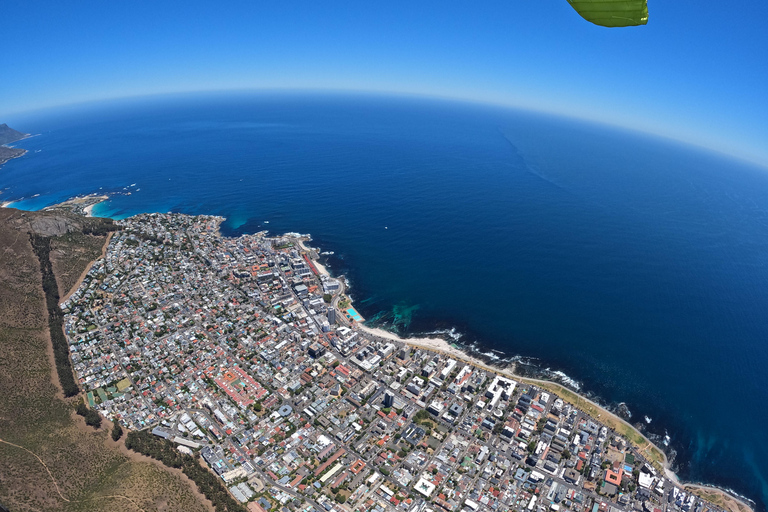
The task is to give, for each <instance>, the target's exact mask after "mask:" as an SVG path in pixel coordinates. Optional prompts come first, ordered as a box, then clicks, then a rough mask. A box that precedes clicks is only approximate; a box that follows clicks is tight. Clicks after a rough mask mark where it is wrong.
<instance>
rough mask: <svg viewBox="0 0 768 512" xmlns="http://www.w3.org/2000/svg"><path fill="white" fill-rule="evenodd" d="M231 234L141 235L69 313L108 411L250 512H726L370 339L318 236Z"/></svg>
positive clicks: (81, 357)
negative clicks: (195, 456) (192, 461)
mask: <svg viewBox="0 0 768 512" xmlns="http://www.w3.org/2000/svg"><path fill="white" fill-rule="evenodd" d="M222 220H223V219H221V218H218V217H210V216H198V217H190V216H185V215H177V214H146V215H139V216H137V217H133V218H130V219H127V220H125V221H121V224H122V225H123V228H124V229H123V230H122V231H120V232H118V233H116V234H115V235H114V236H113V237H112V240H111V243H110V244H109V247H108V249H107V252H106V256H105V257H104V258H103V259H102V260H99V261H98V262H96V263H95V264H94V265H93V267H92V268H91V270H90V271H89V273H88V275H87V277H86V278H85V280H84V282H83V284H82V286H81V287H80V288H79V289H78V290H77V292H76V293H75V294H74V295H73V296H72V297H70V298H69V299H68V300H67V302H65V303H64V304H62V308H63V309H64V311H65V312H66V326H65V327H66V332H67V337H68V340H69V343H70V349H71V357H72V363H73V366H74V368H75V371H76V373H77V377H78V379H79V383H80V385H81V386H82V387H83V388H84V389H85V390H86V393H87V400H88V401H89V403H90V405H91V406H92V407H95V408H97V409H98V410H99V411H100V412H101V413H102V414H104V415H105V416H107V417H109V418H111V419H117V420H119V421H120V422H121V423H122V424H123V425H125V426H126V427H128V428H130V429H150V430H151V431H152V432H153V433H154V434H156V435H158V436H161V437H164V438H166V439H169V440H171V441H173V442H174V443H176V444H177V445H178V448H179V450H182V451H185V452H187V453H192V451H198V452H199V453H200V456H201V457H202V458H203V459H204V460H205V461H206V462H207V464H208V465H209V466H210V468H211V469H212V470H213V471H214V472H215V473H216V474H218V475H219V476H220V477H221V478H222V480H223V481H224V482H225V483H226V485H227V487H228V488H229V490H230V492H231V493H232V495H233V496H234V497H235V498H236V499H237V500H239V501H241V502H243V503H247V504H248V507H249V509H250V510H254V511H262V510H264V511H267V510H284V508H283V507H288V509H289V510H302V511H310V510H313V509H314V510H316V511H318V512H319V511H332V510H337V511H382V512H383V511H403V512H406V511H407V512H427V511H433V512H440V511H480V510H494V511H512V510H514V511H519V512H523V511H531V512H544V511H545V510H550V511H555V512H556V511H560V510H565V509H568V510H571V511H574V512H620V511H630V510H632V511H644V512H678V511H682V512H707V511H709V510H711V511H713V512H714V511H717V510H718V509H717V507H715V506H713V505H712V504H710V503H707V502H705V501H703V500H700V499H698V498H696V497H695V496H693V495H691V494H689V493H686V492H684V491H683V490H682V489H680V488H679V487H678V486H676V485H675V484H674V483H673V482H672V481H670V480H669V478H667V477H666V475H665V474H664V473H663V470H662V468H660V467H659V466H654V465H653V464H651V463H650V462H649V461H646V460H644V458H643V457H642V456H641V454H640V453H639V452H638V451H637V449H636V447H633V446H632V445H631V444H630V443H629V442H628V441H627V440H626V439H625V438H623V437H621V436H619V435H617V434H616V433H615V432H613V431H611V430H609V429H608V427H606V426H605V425H603V424H601V423H599V422H598V421H597V420H596V419H595V418H592V417H590V416H588V415H586V414H585V413H584V412H582V411H581V410H579V409H578V408H576V407H574V406H573V405H572V404H570V403H568V402H566V401H564V400H563V399H562V398H560V397H558V396H556V395H554V394H552V393H551V392H548V391H546V390H544V389H539V388H537V387H536V386H534V385H531V384H526V383H523V382H521V381H517V380H514V379H512V378H508V377H506V376H503V375H500V374H498V373H495V372H493V371H491V370H490V369H488V368H484V367H480V366H476V365H472V364H468V363H467V362H466V361H462V360H459V359H457V358H454V357H451V356H450V355H447V354H442V353H437V352H433V351H430V350H426V349H422V348H419V347H415V346H411V345H407V344H404V343H400V342H396V341H392V340H388V339H383V338H378V337H376V336H372V335H370V334H367V333H365V332H363V331H362V330H360V329H358V328H357V326H356V322H355V318H359V315H358V314H357V313H356V312H355V311H354V309H352V308H351V307H350V305H349V304H346V302H345V300H343V299H342V301H341V302H339V300H340V298H341V294H342V293H343V285H342V283H340V282H339V281H338V280H336V279H332V278H330V277H329V276H326V275H323V274H320V273H319V272H318V268H317V266H316V264H315V263H313V259H312V258H311V257H310V254H309V252H311V251H307V250H305V249H304V247H302V245H301V243H300V236H299V235H297V234H289V235H286V236H282V237H277V238H270V237H268V236H266V233H257V234H255V235H243V236H241V237H239V238H225V237H221V236H220V235H219V233H218V226H219V224H220V222H221V221H222Z"/></svg>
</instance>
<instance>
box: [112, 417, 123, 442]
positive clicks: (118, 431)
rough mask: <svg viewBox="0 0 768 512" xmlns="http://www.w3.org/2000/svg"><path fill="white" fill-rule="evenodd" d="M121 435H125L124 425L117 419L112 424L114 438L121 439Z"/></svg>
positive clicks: (115, 439) (114, 439)
mask: <svg viewBox="0 0 768 512" xmlns="http://www.w3.org/2000/svg"><path fill="white" fill-rule="evenodd" d="M121 437H123V427H121V426H120V423H119V422H118V421H117V420H115V421H114V423H113V425H112V440H113V441H119V440H120V438H121Z"/></svg>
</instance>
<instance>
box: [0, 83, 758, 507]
mask: <svg viewBox="0 0 768 512" xmlns="http://www.w3.org/2000/svg"><path fill="white" fill-rule="evenodd" d="M3 121H7V122H8V123H9V124H10V125H11V126H13V127H14V128H17V129H19V130H22V131H26V132H32V133H39V134H40V135H39V136H38V137H35V138H32V139H29V140H25V141H22V142H21V143H19V144H18V145H19V146H20V147H24V148H26V149H29V153H28V154H27V155H26V156H24V157H23V158H20V159H17V160H13V161H11V162H9V163H8V164H6V165H5V166H3V167H2V169H0V188H1V189H2V190H3V193H2V195H0V199H1V200H3V201H5V200H9V199H14V198H21V197H25V198H30V199H28V200H25V201H22V202H21V203H19V204H18V205H17V206H19V207H21V208H26V209H37V208H41V207H43V206H46V205H49V204H53V203H56V202H59V201H61V200H64V199H66V198H68V197H70V196H73V195H76V194H84V193H91V192H98V191H109V192H124V191H125V187H128V190H131V191H132V193H131V195H116V196H114V197H113V199H112V200H111V201H109V202H108V203H105V204H102V205H100V207H98V208H97V213H98V214H100V215H105V216H114V217H124V216H128V215H131V214H135V213H139V212H148V211H178V212H185V213H193V214H194V213H209V214H219V215H223V216H225V217H227V218H228V220H227V222H226V224H225V226H224V231H225V233H227V234H233V235H236V234H239V233H243V232H254V231H258V230H262V229H269V230H270V231H272V232H274V233H276V232H284V231H299V232H308V233H311V234H312V235H313V236H314V245H316V246H318V245H319V246H320V247H321V248H322V249H323V250H328V251H335V255H334V256H332V257H330V259H329V264H330V267H331V269H332V270H333V271H334V272H336V273H344V274H345V275H347V276H348V278H349V280H350V281H351V283H352V286H353V288H352V292H353V296H354V298H355V300H356V301H357V302H356V303H357V305H358V308H359V310H360V311H361V313H362V314H363V315H364V316H365V317H367V318H368V319H373V320H374V322H375V323H378V324H379V325H385V326H388V327H390V328H396V329H398V330H399V331H400V332H401V333H406V334H408V333H411V334H416V333H424V332H431V331H435V330H449V329H452V328H455V329H456V331H455V332H457V333H460V334H462V338H461V342H463V343H465V344H474V346H475V347H476V348H477V349H478V350H480V351H482V352H486V353H489V354H491V355H495V356H498V357H502V358H504V357H511V356H517V355H519V356H523V357H525V358H526V360H527V361H529V362H532V363H533V364H534V365H535V366H538V367H540V368H550V369H551V370H553V371H554V370H557V371H562V372H564V373H565V374H567V375H568V376H570V377H571V378H573V379H575V380H576V381H577V382H578V383H579V384H580V385H581V386H582V390H583V391H585V392H589V393H593V394H594V395H596V396H597V397H599V399H600V400H602V401H603V402H604V403H606V404H613V405H615V404H617V403H619V402H626V404H627V406H628V407H629V409H630V411H631V412H632V414H633V416H632V420H631V421H632V422H637V421H642V418H643V416H645V415H648V416H649V417H651V418H652V423H651V424H650V425H648V427H647V431H648V433H649V434H651V435H658V436H663V435H664V434H665V433H668V434H669V436H670V437H671V439H672V442H671V445H670V449H671V450H670V453H672V451H674V453H675V458H674V465H675V469H676V471H677V472H678V473H679V475H680V476H681V477H682V478H683V479H685V480H693V481H699V482H706V483H713V484H717V485H720V486H723V487H727V488H731V489H734V490H735V491H737V492H739V493H741V494H744V495H746V496H748V497H750V498H752V499H754V500H755V501H757V503H758V509H760V510H765V509H766V503H768V482H766V480H768V371H767V370H766V367H767V366H768V170H767V169H763V168H757V167H754V166H750V165H748V164H744V163H741V162H738V161H735V160H731V159H728V158H726V157H723V156H719V155H717V154H715V153H709V152H705V151H703V150H699V149H695V148H691V147H686V146H683V145H680V144H678V143H675V142H671V141H668V140H662V139H657V138H653V137H650V136H646V135H641V134H637V133H631V132H624V131H620V130H617V129H614V128H609V127H604V126H598V125H593V124H588V123H584V122H580V121H574V120H568V119H560V118H556V117H549V116H544V115H541V114H535V113H530V112H523V111H512V110H502V109H498V108H490V107H485V106H477V105H470V104H459V103H447V102H440V101H432V100H424V99H413V98H391V97H372V96H345V95H324V96H298V95H287V94H286V95H269V94H261V95H255V94H251V95H247V94H242V95H226V96H225V95H205V96H194V97H192V96H187V97H165V98H150V99H144V100H132V101H122V102H118V103H111V104H102V105H89V106H81V107H77V108H71V109H60V110H58V111H49V112H47V113H38V114H35V115H28V116H17V117H16V118H12V119H4V120H3ZM134 183H135V184H136V185H135V186H134V187H130V185H131V184H134ZM36 194H40V195H39V196H37V197H33V196H35V195H36ZM265 221H269V223H268V224H266V223H265ZM491 350H493V352H492V351H491Z"/></svg>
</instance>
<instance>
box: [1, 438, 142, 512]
mask: <svg viewBox="0 0 768 512" xmlns="http://www.w3.org/2000/svg"><path fill="white" fill-rule="evenodd" d="M0 443H3V444H7V445H8V446H13V447H14V448H18V449H19V450H24V451H25V452H27V453H29V454H30V455H32V456H33V457H35V458H36V459H37V460H38V461H39V462H40V464H42V466H43V467H44V468H45V471H46V472H48V476H49V477H51V481H52V482H53V486H54V487H56V492H57V493H58V494H59V497H60V498H61V500H62V501H65V502H67V503H86V502H88V501H93V500H97V499H104V498H120V499H123V500H127V501H130V502H131V503H132V504H133V506H135V507H136V508H137V509H138V510H141V511H142V512H146V511H145V510H144V509H143V508H141V507H140V506H139V505H138V503H136V502H135V501H133V500H132V499H131V498H129V497H128V496H121V495H119V494H113V495H106V496H94V497H93V498H90V499H87V500H70V499H67V498H66V497H65V496H64V495H63V494H62V493H61V489H59V484H58V483H57V482H56V479H55V478H54V477H53V473H51V470H50V469H48V466H47V465H46V464H45V462H43V459H41V458H40V457H39V456H38V455H37V454H36V453H35V452H33V451H31V450H28V449H26V448H24V447H23V446H19V445H18V444H13V443H10V442H8V441H5V440H3V439H0Z"/></svg>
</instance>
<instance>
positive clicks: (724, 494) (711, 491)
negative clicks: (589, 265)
mask: <svg viewBox="0 0 768 512" xmlns="http://www.w3.org/2000/svg"><path fill="white" fill-rule="evenodd" d="M109 198H110V196H108V195H97V194H92V195H85V196H77V197H74V198H71V199H69V200H67V201H64V202H63V203H59V204H57V205H53V206H50V207H46V208H44V210H48V209H54V208H65V209H70V210H72V211H74V212H75V213H79V214H80V215H83V216H86V217H92V216H93V208H94V207H95V206H96V205H97V204H100V203H101V202H103V201H106V200H108V199H109ZM13 202H14V201H8V202H5V203H3V204H2V207H8V206H9V205H11V204H12V203H13ZM220 219H221V221H224V220H225V219H224V218H223V217H221V218H220ZM219 224H220V223H219ZM219 224H217V227H216V230H217V232H218V233H219V236H224V235H221V233H220V231H219ZM290 236H291V238H293V239H294V240H296V242H297V243H298V245H299V247H300V248H301V250H302V251H305V252H306V253H307V256H308V257H310V259H311V260H312V264H313V265H314V266H315V268H316V269H317V274H318V276H325V277H328V278H332V277H334V276H332V275H331V273H330V271H329V270H328V268H327V267H326V266H325V265H323V264H321V263H319V261H318V254H317V251H316V250H315V249H313V248H311V247H308V246H306V245H305V244H304V242H306V241H308V240H307V239H303V238H301V237H300V236H297V234H296V233H293V234H290ZM106 246H107V244H105V248H106ZM336 278H337V279H338V278H343V276H338V277H336ZM342 295H345V296H346V297H347V298H348V299H349V301H350V303H353V302H354V301H353V299H352V298H351V297H350V296H349V295H346V289H345V288H342V291H341V292H340V293H339V294H338V295H336V298H337V299H338V297H340V296H342ZM342 316H343V315H342ZM352 328H353V329H356V330H359V331H361V332H364V333H366V334H368V335H370V336H374V337H378V338H381V339H387V340H392V341H397V342H400V343H404V344H406V345H408V346H411V347H413V348H417V349H423V350H428V351H432V352H435V353H440V354H445V355H448V356H450V357H452V358H455V359H457V360H459V361H463V362H465V363H467V364H470V365H472V366H475V367H477V368H481V369H483V370H485V371H488V372H491V373H495V374H499V375H504V376H507V377H509V378H512V379H514V380H517V381H518V382H524V383H527V384H534V385H537V386H538V387H540V388H543V389H546V390H547V391H550V392H552V393H554V394H556V395H558V396H560V398H562V399H563V400H565V401H566V402H570V403H571V404H573V405H574V406H575V407H576V408H578V409H580V410H581V411H583V412H585V413H586V414H588V415H590V416H592V417H594V418H595V419H597V420H598V421H599V422H601V423H603V424H605V425H606V426H609V428H611V429H613V430H614V431H615V432H617V433H618V434H621V435H623V436H624V437H625V438H627V440H628V441H629V442H630V443H631V444H632V445H633V446H634V447H635V448H636V449H637V450H638V451H639V452H640V453H641V454H642V455H643V456H645V458H646V459H647V460H649V461H651V462H654V465H655V466H656V467H657V469H658V470H660V471H661V472H662V473H663V474H664V476H665V477H666V478H667V479H669V480H670V481H672V482H674V483H675V484H676V485H677V486H679V487H680V488H682V489H684V490H685V491H687V492H691V493H694V494H696V495H698V496H699V497H701V498H704V499H706V500H708V501H710V502H712V503H714V504H716V505H718V506H720V507H722V508H723V509H724V510H726V511H729V512H755V508H754V506H753V505H752V504H751V503H749V502H748V501H746V500H748V498H744V497H741V496H738V495H737V494H736V493H735V492H733V491H729V490H727V489H722V488H720V487H717V486H714V485H708V484H702V483H686V482H682V481H681V480H680V479H679V478H678V477H677V475H676V474H675V473H674V472H673V471H672V470H671V467H670V464H669V461H668V459H667V456H666V454H665V453H664V451H663V450H662V449H661V448H659V447H658V446H657V445H655V444H654V443H653V442H652V441H650V440H649V439H648V438H647V437H646V436H645V435H643V434H642V433H641V432H640V431H639V430H637V429H636V428H635V427H633V426H632V425H631V424H629V423H628V422H627V421H625V420H624V419H622V418H620V417H618V416H617V415H616V414H614V413H612V412H611V411H609V410H608V409H606V408H605V407H604V406H601V405H600V404H598V403H596V402H594V401H592V400H590V399H588V398H587V397H585V396H583V395H581V394H579V393H578V392H576V391H573V390H571V389H569V388H567V387H565V386H563V385H561V384H559V383H557V382H554V381H550V380H541V379H534V378H528V377H522V376H520V375H517V374H516V373H515V372H514V368H515V367H514V364H512V365H510V366H509V367H506V368H505V367H501V366H497V365H496V364H494V363H492V362H486V361H485V360H482V359H480V358H478V357H476V356H474V355H473V354H472V353H471V352H470V351H469V350H468V349H464V348H459V347H457V346H455V345H452V344H450V343H449V342H448V341H446V340H445V339H443V338H432V337H409V338H403V337H401V336H399V335H397V334H395V333H393V332H390V331H387V330H384V329H382V328H378V327H369V326H366V325H363V324H361V323H356V322H352Z"/></svg>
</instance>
